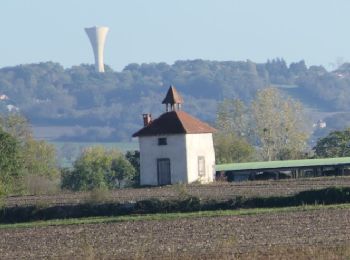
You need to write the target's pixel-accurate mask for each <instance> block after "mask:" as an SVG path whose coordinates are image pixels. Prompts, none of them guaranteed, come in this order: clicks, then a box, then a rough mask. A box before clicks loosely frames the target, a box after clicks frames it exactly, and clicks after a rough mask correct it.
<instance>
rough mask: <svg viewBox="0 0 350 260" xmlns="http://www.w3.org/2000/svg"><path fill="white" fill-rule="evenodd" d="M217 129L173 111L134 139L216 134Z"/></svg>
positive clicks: (145, 128)
mask: <svg viewBox="0 0 350 260" xmlns="http://www.w3.org/2000/svg"><path fill="white" fill-rule="evenodd" d="M215 131H216V129H215V128H213V127H211V126H209V125H208V124H206V123H204V122H202V121H200V120H199V119H197V118H194V117H193V116H190V115H189V114H187V113H186V112H184V111H171V112H166V113H164V114H162V115H161V116H160V117H158V118H157V119H155V120H154V121H152V122H151V123H150V124H149V125H147V126H145V127H144V128H142V129H141V130H139V131H137V132H136V133H134V134H133V135H132V136H133V137H138V136H154V135H166V134H200V133H214V132H215Z"/></svg>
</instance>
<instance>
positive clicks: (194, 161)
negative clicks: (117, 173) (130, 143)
mask: <svg viewBox="0 0 350 260" xmlns="http://www.w3.org/2000/svg"><path fill="white" fill-rule="evenodd" d="M162 103H163V104H165V105H166V112H165V113H164V114H162V115H161V116H160V117H158V118H157V119H155V120H152V117H151V115H150V114H144V115H143V119H144V127H143V128H142V129H141V130H139V131H138V132H136V133H135V134H133V137H138V138H139V145H140V184H141V185H168V184H175V183H192V182H196V181H198V182H200V183H208V182H212V181H213V179H214V174H215V152H214V145H213V136H212V133H213V132H215V129H214V128H212V127H211V126H209V125H208V124H206V123H204V122H202V121H200V120H198V119H196V118H194V117H192V116H190V115H189V114H187V113H186V112H184V111H181V105H182V103H183V99H182V97H181V96H180V95H179V94H178V93H177V91H176V89H175V88H174V87H172V86H170V88H169V91H168V93H167V95H166V97H165V99H164V100H163V102H162Z"/></svg>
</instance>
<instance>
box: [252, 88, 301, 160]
mask: <svg viewBox="0 0 350 260" xmlns="http://www.w3.org/2000/svg"><path fill="white" fill-rule="evenodd" d="M252 113H253V118H254V123H255V128H254V129H255V134H256V136H257V138H258V141H259V146H260V147H261V156H262V158H263V159H264V160H268V161H271V160H285V159H298V158H300V156H301V154H303V150H304V149H305V146H306V140H307V138H308V134H307V133H306V130H305V126H304V122H305V121H306V120H305V118H304V114H303V108H302V106H301V104H300V103H299V102H296V101H294V100H292V99H290V98H287V99H286V98H284V97H282V95H281V94H280V92H279V91H278V90H277V89H275V88H267V89H264V90H261V91H259V92H258V94H257V97H256V99H255V100H254V101H253V104H252Z"/></svg>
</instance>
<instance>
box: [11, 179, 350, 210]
mask: <svg viewBox="0 0 350 260" xmlns="http://www.w3.org/2000/svg"><path fill="white" fill-rule="evenodd" d="M332 186H342V187H346V186H347V187H350V176H347V177H325V178H310V179H292V180H279V181H248V182H238V183H237V182H236V183H226V182H221V183H220V182H216V183H213V184H208V185H172V186H164V187H153V188H138V189H121V190H114V191H111V192H108V193H106V194H95V195H97V197H99V196H100V197H102V199H105V200H109V201H116V202H125V201H137V200H142V199H148V198H159V199H171V198H178V197H179V196H181V195H183V194H189V195H194V196H197V197H199V198H201V199H217V200H220V199H227V198H231V197H233V196H238V195H240V196H246V197H254V196H258V197H260V196H279V195H292V194H295V193H297V192H300V191H304V190H310V189H322V188H326V187H332ZM91 195H93V196H91ZM95 195H94V194H90V193H82V192H79V193H64V192H62V193H60V194H55V195H35V196H19V197H18V196H17V197H8V198H7V199H6V200H5V203H6V205H8V206H13V205H30V204H43V205H62V204H75V203H81V202H84V201H87V200H90V199H91V198H92V197H93V198H94V197H96V196H95ZM101 195H102V196H101Z"/></svg>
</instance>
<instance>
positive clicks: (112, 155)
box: [62, 146, 135, 190]
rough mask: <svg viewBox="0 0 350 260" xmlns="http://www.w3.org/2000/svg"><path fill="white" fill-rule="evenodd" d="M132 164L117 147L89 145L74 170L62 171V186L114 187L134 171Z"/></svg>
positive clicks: (72, 187)
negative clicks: (107, 147)
mask: <svg viewBox="0 0 350 260" xmlns="http://www.w3.org/2000/svg"><path fill="white" fill-rule="evenodd" d="M134 171H135V170H134V169H133V167H132V165H131V164H130V163H129V162H128V161H127V160H126V159H125V158H124V155H123V154H121V152H119V151H118V150H116V149H111V150H107V149H105V148H104V147H103V146H95V147H89V148H87V149H85V150H84V151H83V153H82V154H81V156H80V157H79V158H78V159H77V160H76V161H75V162H74V165H73V170H68V169H65V170H63V172H62V188H66V189H71V190H93V189H98V188H105V187H106V188H114V187H116V185H118V186H120V183H121V181H122V180H124V179H128V178H129V177H130V176H131V175H132V173H134Z"/></svg>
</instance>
